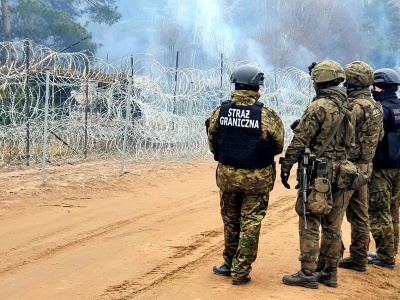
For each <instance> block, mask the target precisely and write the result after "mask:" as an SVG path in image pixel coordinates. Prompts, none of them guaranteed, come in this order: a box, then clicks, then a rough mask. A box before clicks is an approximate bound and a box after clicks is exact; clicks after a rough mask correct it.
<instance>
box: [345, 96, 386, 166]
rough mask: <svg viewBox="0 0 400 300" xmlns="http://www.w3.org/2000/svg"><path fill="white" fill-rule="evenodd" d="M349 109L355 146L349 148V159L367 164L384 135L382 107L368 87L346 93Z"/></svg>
mask: <svg viewBox="0 0 400 300" xmlns="http://www.w3.org/2000/svg"><path fill="white" fill-rule="evenodd" d="M348 101H349V104H350V109H351V110H352V111H353V113H354V114H355V118H356V120H355V122H356V128H355V146H354V147H351V148H349V150H348V155H349V160H350V161H352V162H355V163H359V164H369V163H371V162H372V159H373V158H374V155H375V150H376V147H377V144H378V142H379V141H381V140H382V138H383V135H384V130H383V114H382V107H381V105H380V103H379V102H376V101H375V100H373V99H372V96H371V92H370V91H369V89H368V88H365V89H362V90H355V91H352V92H351V93H350V94H348Z"/></svg>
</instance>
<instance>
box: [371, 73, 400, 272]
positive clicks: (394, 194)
mask: <svg viewBox="0 0 400 300" xmlns="http://www.w3.org/2000/svg"><path fill="white" fill-rule="evenodd" d="M399 84H400V78H399V75H398V74H397V73H396V71H394V70H393V69H389V68H383V69H379V70H376V71H375V73H374V85H373V89H372V96H373V98H374V99H375V100H376V101H378V102H379V103H380V104H382V108H383V126H384V128H385V134H384V137H383V139H382V141H381V142H379V143H378V147H377V149H376V153H375V156H374V159H373V171H372V176H371V180H370V182H369V183H368V188H369V193H370V198H369V218H370V226H371V233H372V237H373V238H374V240H375V244H376V250H377V251H376V253H370V254H369V257H368V263H370V264H374V265H376V266H380V267H384V268H388V269H393V268H394V267H395V258H396V254H397V251H398V246H399V202H400V100H399V99H398V97H397V94H396V92H397V90H398V86H399Z"/></svg>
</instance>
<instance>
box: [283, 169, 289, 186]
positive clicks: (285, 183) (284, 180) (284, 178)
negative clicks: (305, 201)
mask: <svg viewBox="0 0 400 300" xmlns="http://www.w3.org/2000/svg"><path fill="white" fill-rule="evenodd" d="M289 175H290V174H289V172H287V171H284V170H281V181H282V184H283V186H284V187H285V188H287V189H290V185H289V183H288V180H289Z"/></svg>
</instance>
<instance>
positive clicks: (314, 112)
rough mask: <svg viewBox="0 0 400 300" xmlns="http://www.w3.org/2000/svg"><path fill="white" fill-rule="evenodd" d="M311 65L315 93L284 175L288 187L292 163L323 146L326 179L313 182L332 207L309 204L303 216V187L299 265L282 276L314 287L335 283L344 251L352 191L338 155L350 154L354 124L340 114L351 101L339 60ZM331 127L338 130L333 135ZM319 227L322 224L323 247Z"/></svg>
mask: <svg viewBox="0 0 400 300" xmlns="http://www.w3.org/2000/svg"><path fill="white" fill-rule="evenodd" d="M309 69H310V75H311V79H312V80H313V84H314V89H315V91H316V97H315V98H314V99H313V101H312V102H311V103H310V104H309V106H308V107H307V109H306V110H305V112H304V114H303V116H302V117H301V119H300V122H299V124H298V126H297V127H296V128H295V129H294V136H293V139H292V141H291V143H290V145H289V146H288V148H287V150H286V153H285V158H284V159H283V161H282V162H281V180H282V183H283V185H284V186H285V187H286V188H290V186H289V184H288V178H289V174H290V171H291V169H292V167H293V165H294V164H296V163H297V162H298V161H300V158H301V157H302V155H303V153H304V151H305V148H309V149H310V150H311V152H312V153H318V154H319V152H320V151H322V150H323V151H322V153H321V154H320V158H321V159H323V160H324V161H325V162H326V166H327V179H325V181H323V182H324V186H323V187H321V186H318V187H317V185H316V183H314V184H313V185H312V189H311V190H312V191H317V192H318V191H320V192H321V193H323V194H324V196H323V197H324V198H325V199H327V203H329V202H330V205H329V206H330V209H329V208H328V209H327V210H326V211H324V212H323V213H314V212H311V210H310V208H309V207H308V206H307V207H306V209H307V211H308V213H307V215H306V220H305V218H304V217H303V215H302V214H301V212H300V210H299V209H298V207H299V206H300V207H301V203H302V201H303V199H302V193H301V192H300V190H299V192H298V197H297V202H296V212H297V213H298V214H299V235H300V256H299V260H300V262H301V270H300V271H298V272H297V273H295V274H293V275H285V276H283V278H282V281H283V283H285V284H287V285H294V286H302V287H306V288H314V289H315V288H318V282H321V283H323V284H325V285H326V286H329V287H337V265H338V262H339V258H340V257H341V255H342V241H341V236H342V231H341V225H342V220H343V216H344V211H345V210H346V207H347V203H348V199H349V195H348V192H346V191H345V190H344V189H343V188H340V187H339V186H338V184H337V182H336V170H337V164H338V161H340V160H343V159H345V158H346V147H347V146H348V145H349V144H350V141H349V140H348V139H347V137H349V136H350V137H351V134H353V133H351V134H348V133H347V132H346V130H347V128H350V126H349V124H350V123H349V120H348V117H346V118H343V120H342V119H341V116H343V114H344V113H345V112H346V109H347V106H348V104H347V99H346V98H347V95H346V91H345V89H344V88H342V87H339V84H340V83H341V82H343V81H344V79H345V73H344V71H343V69H342V67H341V66H340V64H338V63H337V62H335V61H332V60H325V61H321V62H319V63H313V64H312V65H311V66H310V67H309ZM335 124H338V125H339V127H338V128H337V131H336V132H335V133H334V131H332V128H334V127H335ZM333 133H334V135H332V134H333ZM330 137H332V138H330ZM325 141H327V142H325ZM328 142H329V143H328ZM326 143H328V144H326ZM324 148H325V149H324ZM309 195H310V191H308V196H307V199H308V197H309ZM299 203H300V205H299ZM306 205H308V202H307V204H306ZM329 206H327V207H329ZM320 227H321V228H322V237H321V239H322V240H321V246H322V247H321V249H320V238H319V236H320ZM320 252H321V254H322V255H323V256H324V258H325V261H324V264H323V265H322V266H321V267H322V269H320V270H316V263H317V260H318V256H319V253H320ZM316 271H319V272H316Z"/></svg>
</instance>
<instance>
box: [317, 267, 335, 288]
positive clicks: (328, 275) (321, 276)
mask: <svg viewBox="0 0 400 300" xmlns="http://www.w3.org/2000/svg"><path fill="white" fill-rule="evenodd" d="M317 276H318V282H320V283H323V284H325V285H326V286H328V287H337V268H334V267H325V269H323V270H322V271H321V272H317Z"/></svg>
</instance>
